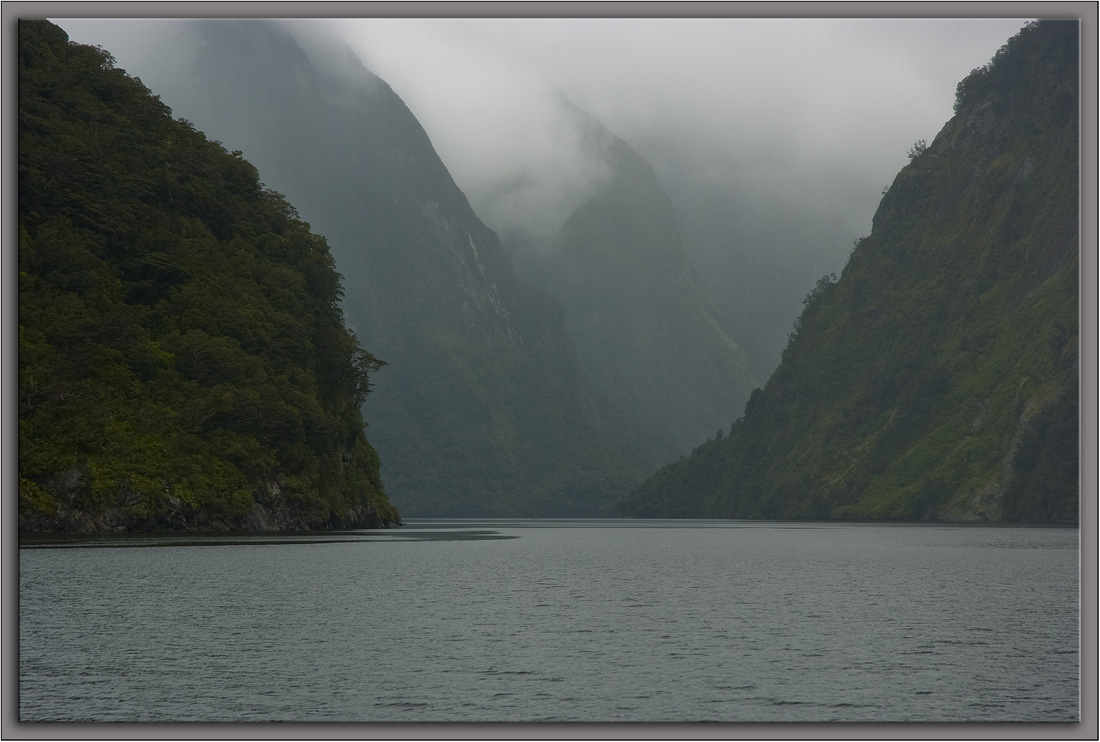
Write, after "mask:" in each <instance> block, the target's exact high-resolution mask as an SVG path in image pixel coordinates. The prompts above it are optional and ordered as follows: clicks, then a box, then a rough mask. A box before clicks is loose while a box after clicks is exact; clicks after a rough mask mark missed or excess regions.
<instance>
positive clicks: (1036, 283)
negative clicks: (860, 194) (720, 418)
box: [624, 21, 1079, 522]
mask: <svg viewBox="0 0 1100 742" xmlns="http://www.w3.org/2000/svg"><path fill="white" fill-rule="evenodd" d="M1078 34H1079V28H1078V24H1077V22H1073V21H1043V22H1038V23H1030V24H1028V25H1027V26H1026V27H1025V28H1024V29H1023V30H1021V32H1020V33H1019V34H1017V35H1016V36H1015V37H1013V38H1012V39H1011V40H1010V42H1009V43H1008V44H1006V45H1005V46H1004V47H1003V48H1002V49H1001V51H1000V52H998V53H997V55H996V57H995V58H994V59H993V60H992V61H991V63H990V64H989V65H986V66H984V67H982V68H979V69H977V70H975V71H974V72H973V73H972V74H971V75H970V76H969V77H967V78H966V79H965V80H964V81H963V82H962V83H960V85H959V87H958V94H957V103H956V115H955V116H954V118H952V119H951V121H949V122H948V123H947V125H946V126H944V128H943V130H942V131H941V132H940V133H939V135H938V136H937V137H936V138H935V139H934V141H933V142H932V143H931V144H926V143H923V142H918V144H917V145H915V146H914V147H913V148H912V149H911V150H910V152H909V155H910V163H909V165H907V166H906V167H905V168H903V169H902V170H901V172H899V173H898V175H897V177H896V179H895V180H894V182H893V184H892V185H891V186H890V187H889V189H888V190H887V191H886V192H885V193H884V195H883V198H882V201H881V203H880V205H879V209H878V212H877V213H876V215H875V218H874V223H873V229H872V232H871V234H870V236H868V237H866V238H863V239H861V240H858V241H857V244H856V246H855V249H854V250H853V252H852V255H851V257H850V260H849V262H848V264H847V266H846V267H845V268H844V271H843V274H842V276H841V277H840V278H839V280H833V277H831V276H830V277H827V278H825V279H823V280H821V281H819V282H818V284H817V285H816V286H815V288H814V289H813V290H812V291H811V293H810V294H809V295H808V296H807V298H806V301H805V307H804V310H803V312H802V315H801V317H800V318H799V320H798V321H797V322H796V324H795V328H794V331H793V332H792V333H791V336H790V342H789V344H788V345H787V347H786V349H785V350H784V352H783V357H782V361H781V363H780V365H779V368H778V369H777V370H776V371H775V373H774V374H773V375H772V376H771V378H770V379H769V381H768V383H767V384H766V385H765V386H764V388H763V389H761V390H757V391H755V392H754V393H753V395H752V396H751V397H750V399H749V402H748V404H747V405H746V407H745V412H744V415H743V417H741V418H740V419H738V420H737V422H736V423H735V424H734V425H733V427H732V429H731V430H730V432H729V435H725V434H724V433H723V434H722V435H719V436H718V438H717V439H716V440H711V441H708V442H706V443H704V444H702V445H700V446H698V447H697V448H696V450H695V451H693V453H692V455H691V456H690V457H685V458H684V459H682V460H681V461H679V462H676V463H674V464H671V465H669V466H667V467H665V468H663V469H661V470H660V471H658V472H657V473H656V474H655V475H654V476H653V477H652V478H650V479H649V480H648V481H647V482H646V483H645V484H644V485H643V486H642V487H641V488H639V489H638V490H637V491H635V492H634V493H633V494H632V495H631V496H630V497H629V498H628V500H627V501H626V503H625V505H624V512H626V513H628V514H632V515H639V516H664V517H669V516H686V517H700V516H710V517H738V518H745V517H756V518H815V519H827V518H843V519H896V520H909V519H915V520H929V519H946V520H1009V521H1045V522H1049V521H1075V520H1077V518H1078V503H1079V494H1078V486H1079V477H1078V464H1079V457H1078V420H1079V415H1078V399H1079V396H1078V384H1079V371H1078V362H1079V338H1078V312H1079V301H1078V256H1079V249H1078V247H1079V242H1078V217H1079V214H1078V208H1079V193H1078V157H1079V149H1078V137H1079V129H1078V117H1079V77H1078V70H1079V51H1078V49H1079V40H1078Z"/></svg>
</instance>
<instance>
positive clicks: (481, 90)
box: [59, 18, 1024, 234]
mask: <svg viewBox="0 0 1100 742" xmlns="http://www.w3.org/2000/svg"><path fill="white" fill-rule="evenodd" d="M59 22H60V23H61V24H62V26H63V27H64V28H66V30H68V31H69V32H70V34H71V35H72V37H73V38H74V40H76V41H80V42H83V43H94V44H101V45H103V46H104V47H106V48H107V49H109V50H110V51H112V53H114V54H115V55H116V57H117V58H118V59H119V63H120V65H121V66H123V67H126V66H127V62H128V60H130V59H138V58H141V57H142V56H143V55H144V56H145V57H146V58H147V57H149V56H153V57H155V54H156V44H157V41H156V34H155V33H152V32H150V31H149V29H150V28H154V29H155V28H156V26H155V24H154V25H152V26H151V25H150V24H149V23H148V22H144V23H143V22H138V21H127V20H113V19H103V20H95V21H70V20H62V21H59ZM1023 23H1024V20H1023V19H968V20H964V19H958V20H914V19H893V20H886V19H876V20H858V19H855V20H848V19H787V20H785V19H491V18H489V19H486V18H479V19H342V20H333V19H315V20H303V21H287V22H286V25H287V27H288V28H299V29H303V30H306V31H308V33H309V34H317V33H320V32H328V33H332V34H334V35H336V36H338V37H339V38H341V39H343V40H345V41H346V42H348V44H349V45H350V46H351V47H352V48H353V49H354V50H355V52H356V53H357V54H359V56H360V57H361V58H362V60H363V61H364V62H365V64H366V65H367V66H368V67H369V68H370V69H371V70H372V71H374V72H375V73H376V74H378V75H379V76H381V77H382V78H383V79H384V80H386V81H387V82H388V83H389V84H390V86H391V87H393V89H394V90H395V91H396V92H397V94H398V95H399V96H401V98H402V99H403V100H404V101H405V102H406V104H407V105H408V106H409V107H410V109H411V110H412V111H413V113H414V114H415V115H416V116H417V118H418V119H419V120H420V122H421V124H422V125H423V126H424V128H425V129H426V130H427V132H428V135H429V136H430V137H431V139H432V142H433V143H434V145H435V147H436V150H437V151H438V153H439V154H440V157H441V158H442V159H443V161H444V163H445V164H446V165H447V167H448V168H449V169H450V171H451V173H452V175H453V176H454V178H455V180H456V182H457V183H458V184H459V186H460V187H461V188H462V189H463V190H464V191H465V192H466V194H467V196H468V197H469V199H470V201H471V203H472V205H473V206H474V208H475V210H476V211H477V213H478V214H479V216H481V217H482V219H483V220H485V221H486V223H487V224H489V225H490V226H491V227H493V228H494V229H497V230H498V231H502V232H509V231H511V230H521V231H522V230H525V231H528V232H533V233H536V234H540V233H548V232H551V231H553V230H554V229H555V228H556V227H557V226H558V225H560V224H561V222H562V221H563V220H564V219H565V218H566V217H567V216H568V215H569V214H570V213H571V212H572V210H573V209H575V208H576V206H578V205H579V204H580V203H581V202H582V200H583V199H584V198H586V197H587V195H588V194H589V193H591V191H592V189H594V188H595V187H598V186H599V185H600V184H601V183H603V182H604V180H605V179H606V177H607V175H608V172H607V169H606V168H605V167H604V166H603V164H602V163H601V162H600V159H599V156H598V153H597V152H594V151H593V150H592V149H591V148H590V147H589V146H587V145H586V144H585V142H584V140H583V139H582V138H581V137H579V136H578V134H577V132H576V130H575V128H574V126H573V123H572V121H571V116H570V114H569V113H568V112H567V111H565V110H564V109H563V108H562V107H561V106H560V104H559V101H558V99H557V95H558V91H560V92H561V93H564V94H565V96H567V97H568V98H569V99H570V100H571V101H572V102H574V103H575V104H576V105H577V106H579V107H580V108H582V109H584V110H586V111H588V112H590V113H592V114H593V115H595V116H596V117H597V118H599V119H600V120H601V121H602V122H603V123H604V124H605V125H606V126H607V127H608V128H609V129H610V130H611V131H612V132H614V133H615V134H617V135H618V136H620V137H622V138H623V139H625V140H627V141H628V142H629V143H630V144H631V145H633V146H634V147H635V148H636V149H638V150H639V151H640V152H641V153H642V154H643V155H644V156H646V157H648V158H649V159H650V160H651V161H653V162H654V164H655V165H656V166H657V167H658V170H659V171H660V170H661V168H662V167H663V165H662V164H661V163H672V162H675V161H676V160H677V158H680V157H682V156H683V155H684V154H685V153H693V155H694V157H695V158H696V160H697V161H700V162H704V163H705V162H710V161H713V162H722V163H730V165H729V171H728V178H729V179H731V180H737V181H739V182H742V183H752V184H755V185H756V186H757V187H759V188H762V189H768V190H770V191H773V192H775V193H779V194H781V195H782V196H783V197H785V198H788V199H792V200H794V201H797V202H799V203H803V204H805V205H806V206H808V207H810V208H813V209H816V210H818V211H820V212H822V213H824V214H827V215H828V217H829V218H830V219H831V220H833V221H834V222H836V223H843V224H846V225H849V226H850V227H851V229H852V230H854V231H856V232H859V233H862V234H866V233H867V232H868V231H869V229H870V222H871V216H872V214H873V213H874V210H875V208H876V207H877V204H878V200H879V197H880V193H881V190H882V188H883V186H885V185H887V184H889V183H890V182H891V181H892V180H893V178H894V175H895V174H896V173H897V171H898V170H899V169H900V168H901V167H902V166H903V165H904V164H905V163H906V162H907V158H906V151H907V150H908V148H909V147H910V146H911V145H912V144H913V142H914V141H916V140H917V139H927V140H929V141H931V140H932V138H933V137H934V136H935V135H936V133H937V132H938V131H939V129H940V128H941V127H942V126H943V124H944V123H945V122H946V121H947V120H948V119H949V118H950V117H951V115H952V104H953V101H954V91H955V85H956V84H957V83H958V81H959V80H961V79H962V78H963V77H965V76H966V75H967V74H968V73H969V72H970V70H971V69H973V68H975V67H978V66H980V65H982V64H984V63H986V62H988V61H989V59H990V58H991V57H992V56H993V54H994V53H995V52H996V51H997V49H998V48H999V47H1000V46H1001V45H1002V44H1004V43H1005V42H1006V41H1007V40H1008V38H1009V37H1011V36H1012V35H1013V34H1014V33H1016V31H1018V30H1019V28H1020V27H1021V26H1022V25H1023ZM154 92H155V91H154ZM166 102H168V103H169V104H171V101H166ZM714 177H718V176H714Z"/></svg>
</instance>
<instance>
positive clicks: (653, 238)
mask: <svg viewBox="0 0 1100 742" xmlns="http://www.w3.org/2000/svg"><path fill="white" fill-rule="evenodd" d="M563 106H564V107H565V108H566V111H567V113H568V114H569V115H570V116H571V117H572V119H573V121H574V122H575V126H576V127H577V128H578V130H579V131H581V132H582V140H583V141H585V142H586V144H587V147H586V149H587V150H588V151H589V153H590V156H591V157H593V158H595V159H597V160H598V161H600V162H602V163H604V164H606V166H607V168H608V171H609V172H610V177H609V179H608V181H607V182H606V183H604V184H602V185H601V186H599V187H598V188H597V189H596V190H595V192H594V193H593V194H592V195H591V196H589V197H588V198H587V199H586V200H585V201H584V202H583V203H582V204H581V205H580V206H579V207H578V208H577V209H576V210H575V211H574V212H573V214H572V215H571V216H570V217H569V219H568V220H567V221H566V222H565V224H564V225H563V226H562V228H561V230H560V232H559V234H557V235H556V237H554V238H552V239H550V240H548V241H546V242H545V243H536V242H534V241H533V240H532V241H531V242H529V243H527V244H524V243H523V242H520V241H518V240H517V241H516V242H514V243H512V242H510V243H509V245H507V246H506V247H508V249H509V251H510V253H511V254H512V255H513V256H514V258H515V260H516V264H517V270H519V271H520V274H521V275H522V276H523V277H524V278H526V279H527V280H529V281H531V282H532V283H533V284H534V285H535V286H537V287H538V288H541V289H544V290H545V291H547V292H548V293H550V294H552V295H553V296H554V297H555V298H557V299H558V300H559V301H560V302H561V303H562V306H563V307H564V309H565V326H566V329H567V330H568V332H569V335H570V337H571V338H572V340H573V342H574V343H575V344H576V347H577V356H578V359H579V361H580V365H581V369H582V370H583V372H584V374H585V377H586V378H587V379H588V380H589V382H590V384H591V385H592V389H593V391H594V392H595V393H596V395H597V397H599V399H600V400H602V402H603V403H604V405H605V407H604V409H605V416H604V417H605V419H606V420H607V422H608V425H609V427H610V428H611V429H613V430H615V436H616V438H617V439H618V440H619V441H621V442H622V443H621V445H622V446H623V447H624V449H625V450H627V451H629V454H630V456H631V457H632V460H633V461H635V462H636V463H637V464H638V465H639V466H642V467H648V466H652V465H653V464H654V463H655V462H664V461H670V460H672V459H673V458H675V456H677V455H678V454H679V453H680V452H681V451H683V450H684V449H686V448H687V447H689V446H691V445H692V444H693V443H694V442H696V441H698V440H699V439H700V438H702V437H705V436H706V435H713V434H714V431H715V430H716V429H718V428H722V427H725V426H726V425H727V424H728V411H729V410H731V409H738V408H740V407H741V406H742V405H743V404H744V403H745V400H746V399H747V398H748V394H749V392H750V391H751V390H752V388H753V387H754V386H755V385H756V384H757V380H756V379H757V377H756V376H755V375H754V374H753V372H752V371H751V370H750V361H749V360H748V358H747V357H746V356H745V353H744V351H743V350H742V349H741V347H740V346H739V344H738V343H737V342H736V340H734V339H733V338H732V337H731V336H730V334H729V333H728V332H727V329H726V327H725V326H724V325H723V323H722V322H721V320H720V315H719V312H718V310H717V307H716V305H715V303H714V300H713V299H712V298H711V297H710V294H709V292H708V291H707V290H706V289H704V288H703V286H702V284H701V283H700V281H699V280H698V278H697V277H696V276H695V274H694V271H693V270H692V268H691V266H690V264H689V262H688V259H687V254H686V252H685V251H684V247H683V244H682V243H681V240H680V234H679V228H678V225H677V223H676V218H675V214H674V212H673V207H672V203H671V202H670V201H669V198H668V196H667V195H666V194H665V193H664V191H663V190H662V189H661V187H660V185H659V184H658V182H657V178H656V175H655V174H654V171H653V168H652V167H651V166H650V164H649V163H648V162H646V161H645V159H644V158H642V157H641V156H640V155H638V154H637V152H635V151H634V150H633V149H632V148H631V147H630V146H629V145H628V144H627V143H626V142H624V141H623V140H622V139H620V138H618V137H616V136H615V135H614V134H612V133H611V132H610V131H608V130H607V129H606V128H605V127H604V126H603V124H602V123H600V122H599V121H598V120H597V119H596V118H594V117H592V116H590V115H588V114H586V113H584V112H582V111H580V110H579V109H577V108H575V107H574V106H572V104H570V103H568V102H567V101H564V99H563Z"/></svg>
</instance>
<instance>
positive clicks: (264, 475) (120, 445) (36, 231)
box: [18, 21, 400, 531]
mask: <svg viewBox="0 0 1100 742" xmlns="http://www.w3.org/2000/svg"><path fill="white" fill-rule="evenodd" d="M296 217H297V215H296V213H295V211H294V209H293V208H292V207H291V206H290V205H289V204H288V203H287V202H286V201H285V200H284V199H283V198H282V196H280V195H279V194H277V193H274V192H272V191H268V190H265V189H264V188H263V187H262V186H261V184H260V182H259V180H258V177H257V171H256V169H255V168H254V167H253V166H252V165H251V164H249V163H248V162H246V161H245V160H244V159H242V158H241V157H240V153H238V152H235V153H232V154H231V153H228V152H226V151H225V150H224V149H223V148H222V147H221V146H219V145H218V144H217V143H212V142H210V141H208V140H207V139H206V138H205V137H204V136H203V135H202V134H201V133H199V132H197V131H195V129H194V128H193V127H191V126H190V125H189V124H187V123H185V122H181V121H177V120H175V119H174V118H173V117H172V115H171V111H170V110H169V109H168V108H167V107H166V106H165V105H164V104H162V103H161V102H160V101H159V100H158V99H157V98H156V97H155V96H153V95H152V94H151V93H150V92H149V90H148V89H147V88H145V86H144V85H142V84H141V82H140V81H138V80H135V79H133V78H131V77H129V76H127V75H126V74H124V73H123V71H121V70H119V69H117V68H115V67H114V66H113V59H112V58H111V57H110V56H109V55H108V54H107V53H106V52H104V51H102V50H100V49H97V48H95V47H90V46H83V45H78V44H71V43H69V41H68V38H67V36H66V34H65V33H64V31H62V30H61V29H59V28H58V27H56V26H54V25H52V24H50V23H48V22H45V21H21V22H20V24H19V397H18V400H19V520H20V527H21V529H23V530H34V531H42V530H46V531H61V530H81V531H88V530H108V529H174V528H187V529H235V528H250V529H286V528H299V529H301V528H309V529H327V528H350V527H378V526H386V525H392V524H396V523H399V522H400V519H399V516H398V514H397V511H396V510H395V509H394V508H393V506H392V505H391V504H390V502H389V501H388V499H387V498H386V495H385V494H384V492H383V488H382V481H381V479H380V476H379V462H378V456H377V454H376V453H375V451H374V450H373V449H372V448H371V446H370V445H369V444H368V442H367V439H366V437H365V433H364V430H363V419H362V416H361V413H360V405H361V403H362V401H363V399H364V397H365V396H366V394H367V390H368V386H369V383H370V380H371V378H370V377H371V375H372V374H373V372H374V371H375V370H377V368H378V367H379V362H378V361H377V360H376V359H375V358H374V357H373V356H372V355H370V354H368V353H367V352H365V351H364V350H363V349H362V348H361V347H360V346H359V344H358V342H357V340H356V338H355V337H354V335H352V334H350V333H349V332H348V331H347V329H346V328H345V326H344V324H343V317H342V314H341V310H340V307H339V299H340V295H341V289H340V282H339V275H338V274H337V273H336V272H335V270H334V269H333V262H332V258H331V256H330V255H329V251H328V246H327V244H326V242H325V240H324V239H323V238H321V237H319V236H317V235H315V234H313V233H311V232H310V230H309V225H307V224H305V223H303V222H301V221H299V220H298V219H297V218H296Z"/></svg>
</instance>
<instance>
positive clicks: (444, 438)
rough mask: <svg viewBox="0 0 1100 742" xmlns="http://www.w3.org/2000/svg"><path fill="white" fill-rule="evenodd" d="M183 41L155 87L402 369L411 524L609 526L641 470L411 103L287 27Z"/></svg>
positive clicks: (394, 368) (226, 26)
mask: <svg viewBox="0 0 1100 742" xmlns="http://www.w3.org/2000/svg"><path fill="white" fill-rule="evenodd" d="M187 28H188V31H187V34H186V37H185V38H186V39H187V40H188V43H189V44H191V45H190V46H187V47H186V48H183V47H171V48H166V49H162V50H158V55H157V60H155V63H154V64H151V65H150V67H151V68H152V69H151V72H153V71H154V70H155V69H158V68H160V69H162V70H163V72H162V73H159V74H157V79H158V83H157V90H158V92H160V93H161V94H162V95H164V96H165V99H166V100H171V101H172V102H173V104H174V105H175V106H176V110H177V111H183V112H185V113H186V115H188V116H189V117H190V118H193V119H194V120H195V121H196V123H197V125H198V126H200V128H202V129H203V130H204V131H206V132H208V133H210V134H211V135H213V136H217V137H218V138H219V139H221V140H222V141H225V142H227V143H231V144H232V146H233V147H237V148H241V149H242V150H244V151H245V152H247V153H248V157H249V160H250V161H251V162H253V163H254V164H256V166H257V167H259V168H260V170H261V171H262V172H263V174H264V179H265V181H266V182H267V183H268V184H270V185H272V186H274V187H275V188H277V189H278V190H279V191H280V192H282V193H284V194H286V196H287V198H288V199H290V200H291V202H292V203H294V205H295V206H296V207H297V208H298V209H299V210H300V212H301V214H302V215H303V216H304V217H305V218H306V219H307V221H309V223H310V224H311V225H313V227H314V228H315V229H317V230H318V231H320V232H321V233H323V234H324V235H325V236H326V238H327V239H328V242H329V244H330V245H331V248H332V254H333V256H334V258H335V260H336V265H337V267H338V268H339V270H340V272H341V273H342V274H343V276H344V281H343V285H344V288H345V291H346V296H345V297H344V299H343V301H342V308H343V311H344V315H345V317H346V319H347V321H348V324H349V325H350V326H351V327H352V328H354V329H355V331H356V333H357V334H358V336H359V337H360V338H361V339H362V341H363V343H364V344H365V345H366V346H367V347H369V348H370V349H371V351H372V352H373V353H375V354H377V355H378V356H379V357H381V358H384V359H385V360H386V362H387V364H388V365H387V367H386V369H385V370H384V372H383V373H380V374H378V376H377V378H376V379H375V386H374V389H373V391H372V393H371V395H370V397H369V398H368V399H367V401H366V404H365V407H364V410H365V414H366V416H367V418H368V419H369V420H370V429H369V430H370V439H371V443H372V444H373V445H374V446H375V447H376V448H377V450H378V452H379V455H380V456H381V459H382V461H383V462H384V468H383V473H384V474H385V480H386V491H387V493H388V494H389V496H390V498H391V499H392V501H393V502H394V504H395V505H397V506H398V507H399V509H400V510H401V512H402V514H403V515H405V516H407V517H409V516H422V517H448V516H465V517H475V516H566V515H572V516H585V515H600V514H606V513H607V512H608V510H609V508H610V505H611V503H612V502H614V501H615V500H616V499H617V498H619V497H621V496H622V495H624V494H625V493H626V492H627V491H628V489H629V488H630V487H631V486H634V485H636V484H637V483H638V482H640V481H641V479H642V477H643V473H642V471H641V470H640V469H633V468H631V467H629V466H628V465H627V464H625V463H624V461H623V457H622V456H619V455H617V454H616V453H614V452H613V451H611V447H610V446H609V445H608V439H607V436H606V435H604V433H603V431H602V430H601V429H600V427H599V424H600V420H599V415H598V414H597V413H596V412H594V408H595V403H594V401H593V399H592V395H591V394H590V393H589V392H588V391H587V390H586V386H585V384H584V383H583V382H582V380H581V378H580V375H579V373H578V368H577V360H576V358H575V354H574V353H573V350H572V347H571V343H570V340H569V337H568V336H567V335H566V333H565V331H564V329H563V325H562V310H561V307H560V306H559V305H558V304H557V303H556V302H554V301H553V300H552V299H550V298H549V297H547V296H546V295H544V294H542V293H541V292H538V291H536V290H534V289H532V288H531V287H530V286H528V285H526V284H524V283H523V282H521V281H520V280H519V279H518V277H517V276H516V274H515V272H514V270H513V269H512V266H511V264H510V263H509V261H508V259H507V258H506V256H505V255H504V252H503V250H502V248H501V245H500V241H499V240H498V238H497V236H496V235H495V234H494V233H493V232H492V231H491V230H489V229H488V228H487V227H486V226H485V225H484V224H483V223H482V222H481V221H480V220H479V219H478V218H477V216H476V214H474V212H473V210H472V209H471V207H470V205H469V203H468V201H467V200H466V197H465V195H463V193H462V192H461V190H459V188H458V187H457V186H456V185H455V183H454V181H453V179H452V178H451V176H450V174H449V173H448V172H447V169H446V167H445V166H444V165H443V163H442V162H441V161H440V159H439V157H438V156H437V154H436V153H435V151H434V149H433V147H432V143H431V141H430V140H429V138H428V136H427V134H426V133H425V132H424V130H423V129H422V128H421V126H420V124H419V123H418V122H417V120H416V118H415V117H414V116H413V114H412V113H411V112H410V111H409V110H408V108H407V107H406V106H405V104H404V103H403V102H402V101H401V100H400V98H399V97H398V96H397V95H396V94H395V93H394V92H393V91H392V90H391V89H390V88H389V86H388V85H386V83H385V82H384V81H382V80H381V79H379V78H377V77H376V76H375V75H373V74H371V73H370V72H369V71H368V70H367V69H365V68H364V67H363V66H362V63H361V62H360V61H359V60H358V58H356V57H355V55H354V54H353V53H352V52H351V51H350V50H349V49H346V48H343V47H341V46H340V45H339V44H336V43H334V44H331V45H326V46H325V47H324V48H323V49H319V48H314V47H308V46H307V47H303V44H304V42H302V43H299V41H297V40H295V39H294V38H292V37H291V36H290V35H289V34H288V33H287V32H286V30H285V29H283V28H281V27H280V26H279V25H278V24H277V23H274V22H264V21H206V22H197V23H195V24H194V25H192V24H188V26H187ZM181 38H182V37H181ZM150 79H152V78H150Z"/></svg>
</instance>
